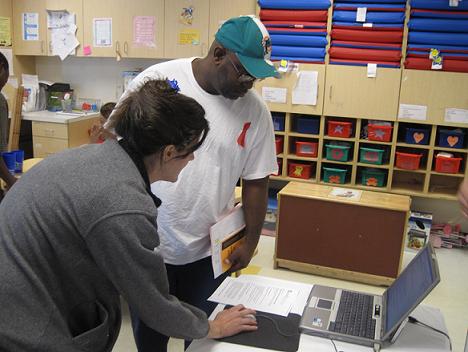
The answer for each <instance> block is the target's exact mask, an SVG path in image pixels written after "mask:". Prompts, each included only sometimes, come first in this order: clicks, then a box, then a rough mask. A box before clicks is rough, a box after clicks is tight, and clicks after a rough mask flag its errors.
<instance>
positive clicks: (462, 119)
mask: <svg viewBox="0 0 468 352" xmlns="http://www.w3.org/2000/svg"><path fill="white" fill-rule="evenodd" d="M444 121H445V122H452V123H468V110H465V109H455V108H447V109H445V119H444Z"/></svg>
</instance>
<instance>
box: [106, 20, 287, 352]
mask: <svg viewBox="0 0 468 352" xmlns="http://www.w3.org/2000/svg"><path fill="white" fill-rule="evenodd" d="M270 51H271V43H270V37H269V35H268V32H267V30H266V29H265V27H264V26H263V24H262V23H261V22H260V21H259V20H258V19H257V18H256V17H254V16H241V17H236V18H231V19H229V20H228V21H226V22H225V23H224V24H223V25H222V26H221V28H220V29H219V30H218V32H217V33H216V36H215V40H214V42H213V43H212V45H211V47H210V50H209V52H208V54H207V55H206V56H205V57H203V58H186V59H177V60H172V61H168V62H163V63H160V64H156V65H154V66H151V67H149V68H148V69H146V70H145V71H143V72H142V73H141V74H139V75H138V76H137V77H136V78H135V79H134V80H133V82H132V83H131V85H130V87H129V90H128V91H127V92H125V93H124V95H123V96H122V97H121V100H122V99H124V98H125V97H126V96H127V94H128V92H129V91H133V90H135V89H137V88H138V87H139V86H140V85H141V84H143V83H144V82H145V81H146V80H147V79H148V78H150V79H151V78H155V77H164V78H167V79H168V80H170V81H171V84H172V86H173V88H174V89H177V90H180V92H181V93H183V94H185V95H187V96H189V97H192V98H194V99H195V100H196V101H197V102H198V103H199V104H201V105H202V106H203V108H204V109H205V112H206V115H205V117H206V119H207V120H208V121H209V124H210V132H209V133H208V135H207V137H206V140H205V142H204V143H203V145H202V146H201V147H200V149H199V150H197V151H196V152H195V155H194V160H192V161H191V162H190V163H189V164H188V165H187V167H186V168H185V169H184V170H183V171H182V172H181V173H180V175H179V179H178V181H177V182H176V183H167V182H157V183H154V184H153V185H152V186H151V190H152V192H153V193H154V194H155V195H157V196H158V198H160V199H161V200H162V204H161V206H160V207H159V208H158V233H159V237H160V240H161V245H160V247H158V252H159V253H161V254H162V255H163V256H164V260H165V263H166V270H167V274H168V277H169V284H170V292H171V294H172V295H174V296H176V297H178V298H179V299H180V300H182V301H184V302H187V303H190V304H191V305H194V306H197V307H198V308H201V309H202V310H204V311H205V312H206V314H208V315H209V314H210V313H211V312H212V310H213V309H214V307H215V306H216V305H215V304H214V303H212V302H208V301H207V298H208V297H209V296H210V295H211V294H212V293H213V292H214V290H215V289H216V288H217V287H218V285H219V284H220V283H221V282H222V281H223V280H224V278H225V277H226V276H227V273H225V274H222V275H221V276H218V277H216V278H214V272H213V267H212V258H211V243H210V227H211V226H212V225H213V224H215V223H216V222H217V221H218V220H219V219H221V218H222V217H223V216H224V215H225V214H226V213H228V212H229V211H230V210H231V209H232V208H233V194H234V189H235V186H236V184H237V182H238V180H239V179H242V205H243V211H244V218H245V223H246V227H245V232H244V241H243V244H242V245H241V246H240V247H238V248H237V249H236V250H235V251H233V252H232V254H231V255H230V256H229V258H228V259H227V261H226V264H227V265H229V266H230V271H237V270H240V269H242V268H245V267H246V266H247V265H248V264H249V262H250V260H251V258H252V255H253V253H254V251H255V248H256V247H257V243H258V239H259V236H260V232H261V229H262V225H263V222H264V219H265V213H266V207H267V199H268V198H267V196H268V179H269V175H270V174H272V173H276V172H277V169H278V165H277V160H276V152H275V143H274V131H273V124H272V119H271V115H270V112H269V111H268V109H267V107H266V104H265V103H264V101H263V100H262V98H261V97H260V95H259V94H258V93H257V92H256V91H255V90H254V89H251V88H252V87H253V85H254V83H255V81H256V80H257V79H263V78H266V77H273V76H276V75H277V71H276V70H275V68H274V66H273V65H272V63H271V62H270V60H269V57H270ZM117 108H118V106H117ZM110 124H112V116H111V117H110ZM131 308H132V307H130V310H131V312H132V325H133V332H134V336H135V341H136V344H137V347H138V351H139V352H147V351H159V352H160V351H166V349H167V342H168V337H167V336H165V334H164V331H159V332H158V331H154V330H151V329H150V328H148V326H146V324H145V322H144V321H143V320H141V319H139V317H138V316H136V314H135V313H134V312H133V310H132V309H131Z"/></svg>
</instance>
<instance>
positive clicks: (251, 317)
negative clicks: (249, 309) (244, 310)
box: [245, 314, 257, 320]
mask: <svg viewBox="0 0 468 352" xmlns="http://www.w3.org/2000/svg"><path fill="white" fill-rule="evenodd" d="M245 317H246V318H250V319H252V320H257V318H255V315H253V314H246V315H245Z"/></svg>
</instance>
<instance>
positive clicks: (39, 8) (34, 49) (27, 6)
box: [13, 0, 48, 56]
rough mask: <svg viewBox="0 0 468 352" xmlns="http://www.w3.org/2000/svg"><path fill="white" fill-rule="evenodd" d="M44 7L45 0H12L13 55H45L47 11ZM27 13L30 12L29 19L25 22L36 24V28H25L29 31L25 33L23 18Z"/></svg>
mask: <svg viewBox="0 0 468 352" xmlns="http://www.w3.org/2000/svg"><path fill="white" fill-rule="evenodd" d="M45 8H46V0H23V1H13V43H14V45H13V46H14V53H15V55H36V56H42V55H47V52H48V50H47V13H46V11H45ZM27 14H30V19H28V20H27V21H26V22H27V23H29V24H30V25H31V26H32V25H34V24H37V28H32V27H31V28H29V29H26V30H27V31H29V32H28V33H25V28H24V27H25V26H24V23H25V21H24V20H23V18H24V16H26V15H27ZM35 34H37V36H35ZM33 35H34V36H33ZM25 39H31V40H25Z"/></svg>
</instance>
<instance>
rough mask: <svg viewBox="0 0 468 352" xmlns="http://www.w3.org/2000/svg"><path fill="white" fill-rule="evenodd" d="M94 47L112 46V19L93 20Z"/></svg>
mask: <svg viewBox="0 0 468 352" xmlns="http://www.w3.org/2000/svg"><path fill="white" fill-rule="evenodd" d="M93 46H95V47H98V48H106V47H111V46H112V18H93Z"/></svg>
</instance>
